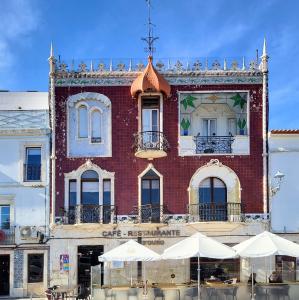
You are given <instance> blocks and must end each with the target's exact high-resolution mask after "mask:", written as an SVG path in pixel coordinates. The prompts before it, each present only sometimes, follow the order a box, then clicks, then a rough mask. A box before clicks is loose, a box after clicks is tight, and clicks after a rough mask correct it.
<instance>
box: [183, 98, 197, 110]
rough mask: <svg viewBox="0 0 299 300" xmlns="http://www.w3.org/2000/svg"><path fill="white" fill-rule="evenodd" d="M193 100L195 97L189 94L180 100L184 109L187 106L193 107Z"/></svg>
mask: <svg viewBox="0 0 299 300" xmlns="http://www.w3.org/2000/svg"><path fill="white" fill-rule="evenodd" d="M194 100H196V98H195V97H193V96H191V95H189V96H187V97H186V98H184V99H183V100H182V101H181V104H183V106H184V108H185V110H186V109H187V107H188V106H190V107H194V108H195V106H194V103H193V101H194Z"/></svg>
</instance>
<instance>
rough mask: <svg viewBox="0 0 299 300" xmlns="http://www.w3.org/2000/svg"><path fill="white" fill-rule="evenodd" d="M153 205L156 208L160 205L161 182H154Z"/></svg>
mask: <svg viewBox="0 0 299 300" xmlns="http://www.w3.org/2000/svg"><path fill="white" fill-rule="evenodd" d="M151 203H152V204H153V205H155V206H159V205H160V180H157V179H153V180H152V190H151Z"/></svg>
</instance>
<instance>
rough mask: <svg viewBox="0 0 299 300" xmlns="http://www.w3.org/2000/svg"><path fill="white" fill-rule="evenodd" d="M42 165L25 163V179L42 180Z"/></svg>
mask: <svg viewBox="0 0 299 300" xmlns="http://www.w3.org/2000/svg"><path fill="white" fill-rule="evenodd" d="M40 180H41V165H33V164H24V181H40Z"/></svg>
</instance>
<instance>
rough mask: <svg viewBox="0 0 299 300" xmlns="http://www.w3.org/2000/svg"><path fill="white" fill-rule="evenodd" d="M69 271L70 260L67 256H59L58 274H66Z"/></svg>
mask: <svg viewBox="0 0 299 300" xmlns="http://www.w3.org/2000/svg"><path fill="white" fill-rule="evenodd" d="M69 270H70V258H69V255H68V254H60V272H68V271H69Z"/></svg>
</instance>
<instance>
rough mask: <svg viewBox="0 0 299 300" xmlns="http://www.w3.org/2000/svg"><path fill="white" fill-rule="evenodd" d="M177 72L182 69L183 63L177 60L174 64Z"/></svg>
mask: <svg viewBox="0 0 299 300" xmlns="http://www.w3.org/2000/svg"><path fill="white" fill-rule="evenodd" d="M174 66H175V68H176V70H177V71H178V72H180V71H183V64H182V63H181V62H180V61H179V60H178V61H177V62H176V64H175V65H174Z"/></svg>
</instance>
